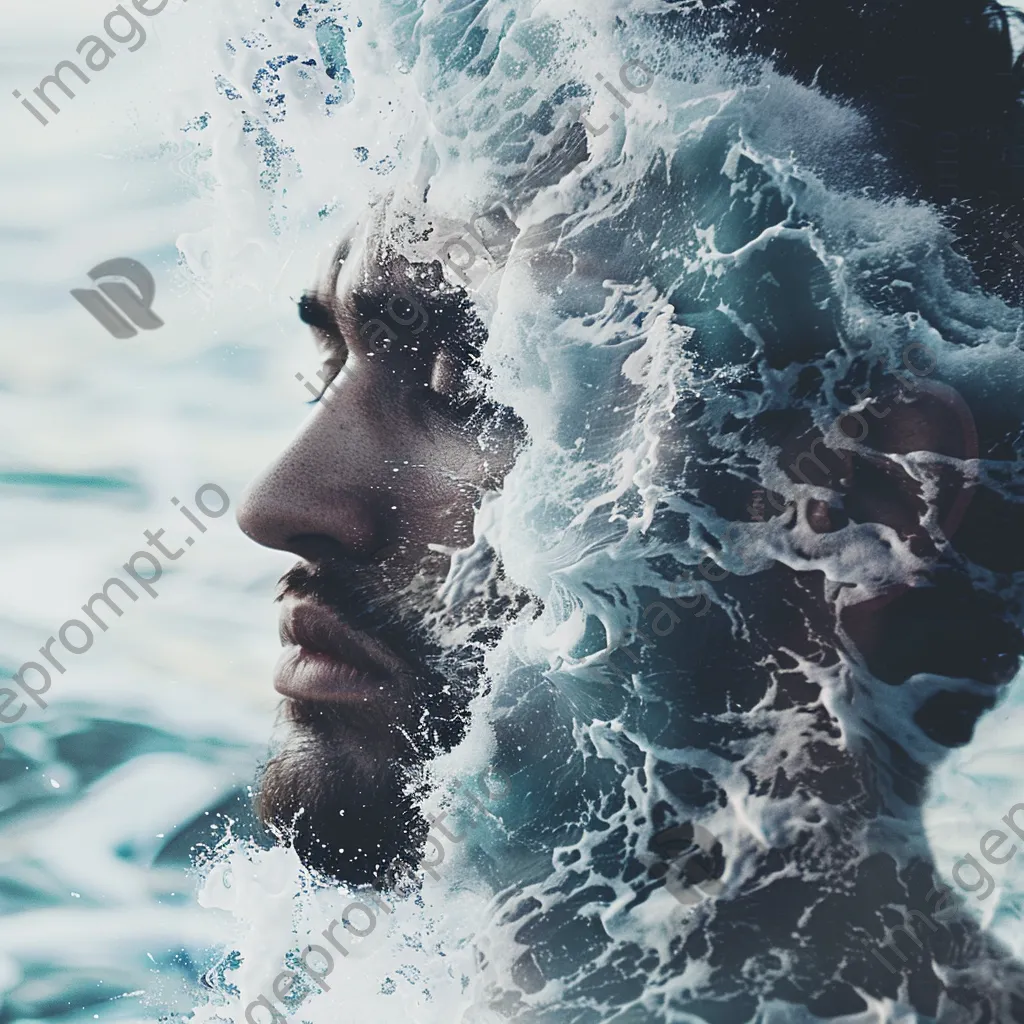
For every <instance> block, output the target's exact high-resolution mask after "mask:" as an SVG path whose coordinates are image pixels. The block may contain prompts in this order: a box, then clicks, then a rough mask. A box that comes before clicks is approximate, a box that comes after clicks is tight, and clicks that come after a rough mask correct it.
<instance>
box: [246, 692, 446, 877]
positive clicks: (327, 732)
mask: <svg viewBox="0 0 1024 1024" xmlns="http://www.w3.org/2000/svg"><path fill="white" fill-rule="evenodd" d="M281 724H282V725H283V726H284V727H285V728H286V729H287V736H286V739H285V741H284V743H283V745H282V747H281V749H280V750H279V751H278V752H277V754H275V756H274V757H272V758H271V759H270V761H268V762H267V764H266V766H265V768H264V769H263V772H262V774H261V776H260V779H259V782H258V792H257V797H256V806H255V809H256V814H257V816H258V817H259V818H260V820H261V821H262V822H263V823H264V824H265V825H266V826H267V827H268V828H269V829H270V830H271V831H272V832H274V833H275V834H276V835H277V836H278V838H284V839H288V840H290V841H291V842H292V844H293V845H294V847H295V851H296V852H297V853H298V855H299V858H300V859H301V860H302V863H303V864H305V866H306V867H307V868H309V869H311V870H314V871H318V872H320V873H321V874H324V875H327V876H330V877H332V878H336V879H339V880H341V881H345V882H349V883H351V884H354V885H360V884H386V883H388V882H389V881H390V880H392V878H393V876H394V875H395V873H396V871H397V869H398V865H399V864H400V863H401V862H402V861H405V862H408V863H413V864H415V863H416V861H417V859H418V858H417V857H416V851H417V850H418V849H420V848H421V847H422V845H423V841H424V837H425V835H426V823H425V822H424V821H423V819H422V817H421V816H420V814H419V812H418V809H417V805H418V798H421V797H422V796H423V793H424V786H423V784H422V782H421V781H419V780H418V779H417V774H418V773H417V772H416V770H415V769H416V767H417V766H418V765H419V764H420V763H421V758H420V757H417V752H416V751H415V750H414V749H413V748H412V746H411V744H410V743H409V742H408V740H406V738H405V737H404V736H402V735H401V734H400V733H399V732H398V731H397V730H396V729H395V728H394V726H393V725H389V724H388V723H385V722H382V721H381V720H380V716H379V715H377V714H375V713H373V712H361V711H358V710H355V711H354V710H352V709H349V708H337V707H335V706H333V705H329V704H327V705H325V704H323V703H319V702H312V701H288V702H286V704H285V706H284V708H283V709H282V723H281Z"/></svg>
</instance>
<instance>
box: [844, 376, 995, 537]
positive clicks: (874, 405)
mask: <svg viewBox="0 0 1024 1024" xmlns="http://www.w3.org/2000/svg"><path fill="white" fill-rule="evenodd" d="M908 383H909V384H910V386H909V387H905V388H904V387H894V388H892V389H891V390H890V391H889V393H888V394H886V395H883V396H879V398H877V399H872V401H871V402H869V403H868V407H867V408H866V410H865V411H866V412H867V413H868V415H866V416H865V415H864V414H863V413H859V414H848V415H847V416H845V417H843V419H842V420H840V421H839V424H838V426H839V430H840V431H841V432H842V433H843V434H845V435H846V436H847V437H849V438H850V439H851V440H853V439H854V438H856V440H857V441H858V442H859V444H861V445H863V446H866V447H867V448H870V449H873V450H874V451H877V452H878V453H879V454H880V455H882V456H885V455H899V456H906V455H914V456H916V458H915V462H917V464H918V465H921V464H922V463H924V464H925V465H929V467H930V469H931V472H930V473H929V476H930V477H931V478H932V480H933V482H934V485H935V486H936V493H935V494H934V495H932V496H931V497H930V504H933V505H934V506H935V508H936V511H937V515H938V521H939V526H940V528H941V530H942V532H943V534H945V536H946V537H947V538H951V537H952V536H953V534H954V533H955V532H956V530H957V527H958V526H959V525H960V523H961V522H962V520H963V517H964V513H965V512H966V511H967V506H968V505H969V504H970V501H971V497H972V494H973V491H974V482H973V477H972V475H971V474H970V473H969V471H968V470H966V469H965V467H964V466H962V465H957V463H964V462H970V461H972V460H974V459H977V458H978V430H977V427H976V426H975V423H974V416H973V415H972V414H971V410H970V408H969V407H968V405H967V403H966V402H965V401H964V399H963V397H962V396H961V395H960V393H959V392H958V391H956V390H955V389H954V388H951V387H950V386H949V385H947V384H942V383H940V382H938V381H933V380H920V379H917V380H913V381H909V382H908ZM851 415H856V416H857V426H859V427H860V430H859V431H858V434H857V435H854V434H853V433H852V431H851V429H850V427H849V426H848V425H847V423H848V421H849V420H850V419H851ZM929 453H931V454H934V455H936V456H940V457H939V458H936V459H929V458H928V455H929ZM950 460H955V461H950ZM886 461H889V460H886ZM893 468H896V467H895V465H894V466H893ZM890 477H891V478H892V479H894V480H900V479H902V480H903V481H904V483H903V485H902V486H903V489H905V488H906V487H907V486H908V485H912V486H913V488H914V490H915V491H917V490H918V489H919V488H918V485H917V483H916V482H915V481H913V480H912V479H911V478H910V477H909V476H908V475H907V474H906V473H904V472H902V471H901V472H900V473H898V474H895V475H893V474H890ZM915 497H916V495H915ZM871 501H872V496H871V495H870V494H865V495H863V496H862V497H861V502H862V504H863V505H865V506H866V507H867V509H868V510H870V505H871Z"/></svg>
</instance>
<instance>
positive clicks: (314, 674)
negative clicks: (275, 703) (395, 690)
mask: <svg viewBox="0 0 1024 1024" xmlns="http://www.w3.org/2000/svg"><path fill="white" fill-rule="evenodd" d="M274 689H275V690H277V692H278V693H280V694H281V695H282V696H284V697H290V698H292V699H293V700H321V701H340V702H351V701H359V702H364V701H367V700H372V699H378V700H379V699H380V698H382V697H383V696H384V692H385V690H384V684H383V682H382V680H380V679H378V678H376V677H374V676H371V675H369V674H368V673H366V672H364V671H363V670H362V669H358V668H354V667H353V666H352V665H349V664H347V663H346V662H343V661H337V660H336V659H335V658H332V657H331V656H330V655H329V654H324V653H322V652H320V651H311V650H309V649H308V648H305V647H299V646H297V645H296V646H292V647H286V648H285V649H284V652H283V653H282V655H281V657H280V659H279V660H278V662H277V667H276V668H275V669H274Z"/></svg>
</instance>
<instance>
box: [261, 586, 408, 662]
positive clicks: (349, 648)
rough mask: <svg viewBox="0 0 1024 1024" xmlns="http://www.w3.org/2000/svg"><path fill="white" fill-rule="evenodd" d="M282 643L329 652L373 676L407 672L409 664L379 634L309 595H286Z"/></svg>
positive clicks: (328, 653) (339, 660)
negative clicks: (313, 599) (355, 622)
mask: <svg viewBox="0 0 1024 1024" xmlns="http://www.w3.org/2000/svg"><path fill="white" fill-rule="evenodd" d="M281 643H282V644H283V645H285V646H291V645H294V646H297V647H302V648H303V649H305V650H307V651H309V652H311V653H313V654H326V655H328V656H329V657H330V658H332V659H334V660H335V661H337V662H340V663H342V664H345V665H351V666H352V667H353V668H355V669H358V670H359V671H361V672H365V673H366V674H367V675H370V676H377V677H379V676H394V675H396V674H398V673H402V674H404V673H408V672H409V670H410V667H409V665H408V664H407V663H406V662H405V661H404V660H403V659H402V658H400V657H399V656H398V655H397V654H395V652H394V651H392V650H391V648H390V647H388V646H387V645H386V644H384V643H382V642H381V641H380V640H379V639H377V638H376V637H372V636H370V635H369V634H367V633H364V632H362V630H358V629H356V628H355V627H353V626H350V625H349V624H348V623H347V622H345V621H344V620H343V619H341V618H340V617H339V616H338V615H336V614H335V613H334V612H332V611H331V610H330V609H328V608H327V607H325V606H324V605H322V604H320V603H318V602H316V601H311V600H309V599H295V598H285V602H284V608H283V610H282V613H281Z"/></svg>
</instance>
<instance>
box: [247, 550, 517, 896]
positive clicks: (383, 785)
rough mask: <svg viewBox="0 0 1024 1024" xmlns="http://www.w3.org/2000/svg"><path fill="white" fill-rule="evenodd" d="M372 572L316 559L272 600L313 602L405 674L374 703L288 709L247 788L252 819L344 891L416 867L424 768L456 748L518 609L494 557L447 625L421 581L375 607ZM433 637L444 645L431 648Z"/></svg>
mask: <svg viewBox="0 0 1024 1024" xmlns="http://www.w3.org/2000/svg"><path fill="white" fill-rule="evenodd" d="M382 568H385V569H386V567H382V566H381V565H379V564H378V565H377V566H365V565H364V566H360V565H353V564H352V563H350V562H348V561H347V560H346V561H342V560H336V559H324V560H323V561H320V562H317V563H315V564H313V565H299V566H296V567H295V568H294V569H292V570H290V571H289V572H288V573H286V574H285V576H284V577H283V578H282V588H281V593H280V595H279V599H281V598H284V597H286V596H295V597H308V598H312V599H314V600H316V601H318V602H319V603H321V604H323V605H325V606H326V607H328V608H330V609H331V610H333V611H334V612H335V613H336V614H337V615H338V616H339V618H341V619H343V620H344V621H346V622H348V623H349V624H351V625H352V626H354V627H355V628H357V629H360V630H362V631H364V632H366V633H368V634H370V635H372V636H375V637H378V638H379V639H380V640H382V641H383V642H384V643H386V644H388V646H390V647H391V648H392V649H393V650H394V651H395V652H396V653H398V654H399V655H401V656H402V658H403V659H405V660H406V661H407V662H408V663H409V664H410V665H411V666H413V671H412V672H411V673H410V674H408V675H406V676H403V677H401V678H395V679H391V680H389V681H388V690H389V693H388V696H387V698H386V699H384V700H382V701H380V702H375V703H374V704H372V705H371V704H367V705H364V706H361V707H353V706H352V705H350V704H343V703H332V702H327V701H310V700H294V699H290V700H286V701H285V702H284V705H283V706H282V711H281V716H280V719H279V728H280V729H281V730H282V731H283V733H284V738H283V740H282V742H281V743H280V746H279V747H278V749H277V751H276V752H275V754H274V756H273V757H271V758H270V760H269V761H268V762H267V764H266V765H265V767H264V768H263V770H262V772H261V774H260V777H259V779H258V780H257V794H256V798H255V805H254V809H255V812H256V815H257V817H258V818H259V819H260V821H261V822H262V823H263V824H264V825H265V826H266V827H267V828H268V829H269V830H270V832H271V833H272V834H273V835H274V836H275V837H276V838H277V839H279V840H286V841H290V842H291V843H292V844H293V846H294V847H295V850H296V852H297V853H298V855H299V857H300V859H301V860H302V862H303V864H304V865H305V866H306V867H307V868H309V869H310V870H313V871H316V872H319V873H321V874H323V875H327V876H329V877H331V878H334V879H337V880H339V881H343V882H348V883H350V884H376V885H384V886H387V885H391V884H393V882H394V880H395V879H396V878H397V877H398V875H399V874H400V873H401V868H400V865H401V863H402V862H403V861H404V862H405V863H407V864H412V865H416V864H417V863H418V862H419V860H420V859H421V858H420V856H419V853H420V852H421V851H422V848H423V844H424V840H425V837H426V833H427V823H426V821H425V820H424V819H423V817H422V815H421V814H420V811H419V805H420V803H421V801H422V799H423V798H424V797H425V796H426V794H427V790H428V787H427V785H426V782H425V779H424V775H425V773H424V771H423V768H424V765H425V764H426V762H427V761H428V760H429V759H430V758H432V757H434V756H436V755H437V754H439V753H441V752H443V751H447V750H450V749H451V748H452V747H454V746H455V744H456V743H457V742H458V741H459V740H460V739H461V738H462V736H463V734H464V733H465V729H466V725H467V719H468V708H469V702H470V700H471V698H472V697H473V696H474V695H475V694H476V693H477V692H478V690H479V681H480V678H481V674H482V661H483V655H484V653H485V651H486V649H487V648H488V647H489V646H491V645H492V644H493V642H494V641H495V639H496V638H497V636H498V635H500V631H501V630H500V625H501V621H502V620H504V621H507V620H508V617H509V615H510V613H511V612H513V611H514V610H517V609H519V608H521V607H523V605H524V603H525V601H526V599H525V597H524V596H523V595H515V596H509V595H508V594H506V593H504V591H505V590H506V587H505V584H504V578H503V574H502V572H501V568H500V565H498V563H497V562H496V560H493V558H492V559H489V560H488V559H485V560H483V561H482V562H481V565H480V566H479V567H478V572H480V573H482V576H480V577H479V581H480V586H479V589H478V590H477V592H476V594H475V596H473V597H472V598H470V599H469V600H467V601H464V602H463V603H462V604H461V606H460V609H459V613H458V616H457V617H456V616H455V615H454V614H453V613H451V612H446V613H444V614H442V613H440V612H439V611H438V610H437V608H436V605H435V606H434V607H433V608H431V607H430V605H431V604H432V603H433V598H434V595H435V594H436V593H437V585H436V584H435V585H434V586H430V585H429V584H428V583H427V582H425V580H424V578H423V577H422V576H421V577H419V578H417V579H416V580H414V582H413V584H412V585H411V586H406V587H405V588H403V590H402V592H401V594H400V595H397V596H393V597H389V598H381V597H380V596H379V590H378V592H377V593H374V584H375V583H376V586H377V587H378V588H379V581H380V579H381V578H382V577H386V575H387V574H386V572H382ZM417 593H419V594H420V595H424V597H421V598H417V597H416V596H415V595H416V594H417ZM425 595H429V598H427V597H426V596H425ZM428 618H429V619H430V622H431V626H430V628H429V629H428V628H427V627H426V626H425V625H424V623H425V622H426V621H427V619H428ZM439 635H447V636H449V637H452V638H454V639H453V640H452V641H450V642H448V643H441V642H440V641H438V640H437V639H436V637H437V636H439Z"/></svg>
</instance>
